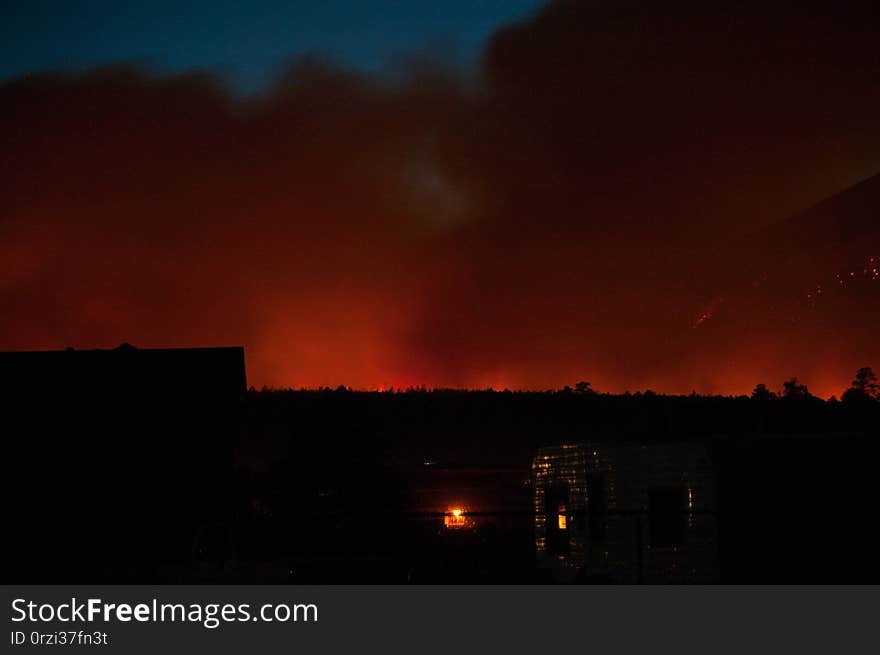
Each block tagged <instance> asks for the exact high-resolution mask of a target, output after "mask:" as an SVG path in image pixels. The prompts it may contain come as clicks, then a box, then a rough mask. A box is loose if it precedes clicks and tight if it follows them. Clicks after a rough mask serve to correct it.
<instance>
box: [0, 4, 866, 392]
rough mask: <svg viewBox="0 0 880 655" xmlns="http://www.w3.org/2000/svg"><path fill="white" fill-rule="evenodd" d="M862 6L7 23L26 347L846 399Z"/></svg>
mask: <svg viewBox="0 0 880 655" xmlns="http://www.w3.org/2000/svg"><path fill="white" fill-rule="evenodd" d="M184 4H185V5H186V6H187V9H186V10H185V11H182V10H177V9H174V7H175V6H183V5H184ZM841 4H844V3H835V2H810V1H807V2H798V3H772V7H768V6H767V3H765V2H758V1H755V0H744V1H740V2H726V3H718V2H690V1H684V0H680V1H672V2H668V1H667V2H636V1H634V0H633V1H624V0H620V1H616V2H615V1H608V2H586V1H584V2H557V3H553V4H551V5H549V6H547V7H546V8H544V9H542V10H540V12H539V13H537V14H536V15H533V14H532V10H533V8H534V6H535V3H530V2H463V1H462V2H448V3H442V10H441V9H439V8H438V7H439V6H440V5H441V3H427V2H424V3H422V2H418V3H416V2H400V3H396V2H352V3H350V4H349V3H343V2H340V1H335V2H328V3H322V4H321V5H320V6H321V9H320V10H319V11H318V13H315V11H314V7H312V6H311V3H309V4H308V6H307V3H298V2H294V3H280V2H279V3H263V4H262V5H260V3H257V5H256V8H255V9H251V7H252V4H251V3H248V4H247V5H245V4H243V3H231V2H229V3H224V2H221V3H216V2H215V3H207V2H204V3H203V2H194V3H159V6H160V7H164V8H162V9H154V10H152V11H151V12H147V11H146V10H144V9H134V7H135V6H136V5H135V4H132V5H131V7H124V9H123V6H124V3H110V2H107V3H105V2H92V3H61V2H59V3H46V2H33V3H32V2H28V3H13V5H14V6H13V8H12V9H9V8H8V5H6V7H7V8H6V9H4V10H3V11H4V12H5V13H6V15H4V16H3V19H4V20H2V21H0V22H2V23H3V25H4V27H3V28H2V29H3V30H4V31H3V34H2V39H0V44H2V45H0V49H2V57H0V61H2V67H0V79H5V80H7V81H6V82H4V83H2V85H0V143H2V148H0V316H2V320H0V349H25V348H27V349H32V348H63V347H67V346H75V347H78V348H87V347H112V346H115V345H117V344H119V343H121V342H123V341H127V342H130V343H133V344H136V345H138V346H143V347H149V346H197V345H226V344H243V345H244V346H245V347H246V349H247V356H248V376H249V381H250V382H251V383H252V384H254V385H256V386H258V387H259V386H261V385H276V386H288V385H289V386H296V387H298V386H317V385H329V386H336V385H339V384H345V385H350V386H354V387H358V388H387V387H389V386H394V387H400V386H408V385H421V384H424V385H427V386H457V387H458V386H466V387H487V386H490V385H491V386H494V387H496V388H503V387H510V388H531V389H543V388H549V387H559V386H562V385H565V384H574V383H575V382H577V381H578V380H582V379H585V380H589V381H591V382H592V383H593V385H594V387H596V388H597V389H599V390H608V391H623V390H626V389H630V390H636V389H646V388H652V389H654V390H655V391H661V392H682V393H689V392H691V391H692V390H696V391H698V392H711V393H741V392H746V393H747V392H749V391H750V390H751V388H752V387H753V386H754V385H755V384H757V383H759V382H763V383H767V384H768V385H769V386H771V388H778V387H779V386H780V385H781V382H782V380H784V379H786V378H788V377H791V376H795V375H796V376H798V377H799V378H800V379H801V380H802V381H804V382H806V383H807V385H808V386H809V387H810V390H811V391H813V392H815V393H817V394H819V395H823V396H828V395H830V394H832V393H834V394H839V393H840V392H841V390H842V389H843V388H845V387H846V385H847V384H848V383H849V381H850V379H851V378H852V374H853V372H854V371H855V370H856V369H857V368H858V367H860V366H865V365H873V366H874V367H875V368H880V339H878V338H877V332H878V325H880V320H878V319H880V281H878V280H877V274H876V270H875V269H876V266H877V265H878V264H880V227H878V218H880V178H873V179H872V176H874V175H875V174H877V173H878V172H880V121H878V118H877V117H878V116H880V48H878V47H877V42H876V41H877V36H876V35H877V34H878V33H880V10H878V9H877V8H876V7H875V4H874V3H867V2H865V3H861V2H849V3H845V6H841ZM236 7H237V9H236ZM245 7H246V8H245ZM865 180H867V181H866V182H864V184H862V185H861V186H858V187H856V188H855V189H854V190H851V191H849V192H845V193H844V195H842V196H840V197H838V198H836V199H835V200H832V201H830V202H828V203H825V204H822V205H820V206H819V207H818V208H816V209H814V210H811V211H806V213H804V212H805V210H808V209H809V208H810V207H812V206H814V205H815V204H816V203H820V202H822V201H823V200H825V199H827V198H829V197H831V196H833V195H834V194H837V193H839V192H842V191H845V190H847V189H850V188H851V187H853V186H854V185H857V184H858V183H860V182H863V181H865ZM872 258H873V259H872Z"/></svg>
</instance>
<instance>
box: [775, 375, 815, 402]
mask: <svg viewBox="0 0 880 655" xmlns="http://www.w3.org/2000/svg"><path fill="white" fill-rule="evenodd" d="M809 395H810V390H809V389H807V385H805V384H801V383H800V382H798V379H797V378H791V379H790V380H786V381H785V382H783V383H782V397H783V398H807V397H808V396H809Z"/></svg>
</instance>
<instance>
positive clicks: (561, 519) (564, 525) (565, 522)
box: [559, 514, 568, 530]
mask: <svg viewBox="0 0 880 655" xmlns="http://www.w3.org/2000/svg"><path fill="white" fill-rule="evenodd" d="M567 527H568V519H566V517H565V514H560V515H559V529H560V530H565V529H566V528H567Z"/></svg>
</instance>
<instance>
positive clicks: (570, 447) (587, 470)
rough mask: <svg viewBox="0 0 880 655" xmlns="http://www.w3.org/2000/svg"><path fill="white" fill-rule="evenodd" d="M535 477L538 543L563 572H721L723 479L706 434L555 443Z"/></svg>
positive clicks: (665, 577) (541, 454)
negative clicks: (678, 439)
mask: <svg viewBox="0 0 880 655" xmlns="http://www.w3.org/2000/svg"><path fill="white" fill-rule="evenodd" d="M532 482H533V489H534V515H535V548H536V553H537V556H538V559H539V562H540V563H541V564H542V565H544V566H547V567H549V568H551V569H553V570H554V571H556V573H557V574H558V577H560V578H563V579H564V578H566V577H569V578H571V577H573V576H574V574H575V572H579V573H580V575H581V576H586V577H587V579H594V580H602V579H605V580H613V581H618V582H638V581H640V580H642V581H645V582H694V583H696V582H711V581H714V580H717V579H718V577H719V567H718V563H717V525H716V523H717V519H716V517H715V515H714V510H715V481H714V474H713V471H712V467H711V461H710V457H709V451H708V449H707V448H706V447H705V445H704V444H702V443H701V442H686V443H665V444H648V443H615V442H612V441H600V440H596V441H588V442H581V443H570V444H562V445H555V446H546V447H543V448H540V449H538V451H537V452H536V453H535V456H534V458H533V461H532ZM676 503H678V506H679V507H680V511H676V510H675V509H674V508H675V506H676ZM548 505H549V506H548ZM561 505H564V509H563V508H562V507H561ZM560 514H561V515H563V516H564V517H565V518H564V519H561V518H560ZM562 524H564V525H565V527H564V528H562V527H561V526H562Z"/></svg>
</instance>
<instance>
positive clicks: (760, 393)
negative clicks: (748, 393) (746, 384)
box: [752, 384, 777, 401]
mask: <svg viewBox="0 0 880 655" xmlns="http://www.w3.org/2000/svg"><path fill="white" fill-rule="evenodd" d="M776 398H777V396H776V394H775V393H773V392H772V391H770V389H768V388H767V385H766V384H759V385H757V386H756V387H755V388H754V389H753V390H752V400H761V401H766V400H775V399H776Z"/></svg>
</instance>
